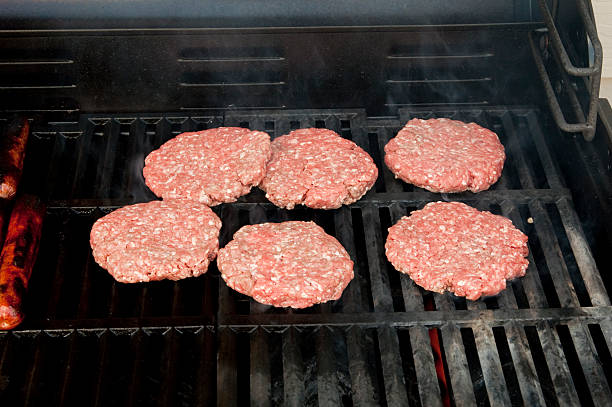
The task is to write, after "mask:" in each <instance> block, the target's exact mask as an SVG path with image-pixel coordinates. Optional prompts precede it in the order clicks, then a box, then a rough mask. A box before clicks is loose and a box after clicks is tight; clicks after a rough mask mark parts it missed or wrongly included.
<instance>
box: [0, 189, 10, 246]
mask: <svg viewBox="0 0 612 407" xmlns="http://www.w3.org/2000/svg"><path fill="white" fill-rule="evenodd" d="M7 207H8V205H7V201H6V200H4V199H0V250H2V244H3V243H4V232H5V231H6V224H7V222H8V219H7V216H8V214H7V213H6V212H7Z"/></svg>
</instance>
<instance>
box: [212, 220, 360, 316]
mask: <svg viewBox="0 0 612 407" xmlns="http://www.w3.org/2000/svg"><path fill="white" fill-rule="evenodd" d="M217 266H218V267H219V271H220V272H221V276H222V277H223V279H224V280H225V282H226V283H227V285H228V286H230V287H231V288H233V289H234V290H236V291H238V292H240V293H243V294H246V295H249V296H251V297H253V298H254V299H255V300H256V301H258V302H260V303H262V304H270V305H274V306H276V307H292V308H305V307H310V306H311V305H313V304H318V303H322V302H326V301H329V300H336V299H338V298H340V295H342V291H343V290H344V288H345V287H346V286H347V285H348V283H349V282H350V281H351V279H352V278H353V262H352V261H351V259H350V257H349V255H348V253H347V252H346V250H344V247H342V245H341V244H340V243H339V242H338V241H337V240H336V239H334V238H333V237H332V236H330V235H328V234H326V233H325V231H324V230H323V229H322V228H321V227H319V226H318V225H317V224H315V223H313V222H282V223H262V224H259V225H249V226H244V227H242V228H241V229H240V230H238V231H237V232H236V234H235V235H234V239H233V240H232V241H231V242H229V243H228V244H227V245H226V246H225V247H224V248H223V249H221V250H219V256H218V258H217Z"/></svg>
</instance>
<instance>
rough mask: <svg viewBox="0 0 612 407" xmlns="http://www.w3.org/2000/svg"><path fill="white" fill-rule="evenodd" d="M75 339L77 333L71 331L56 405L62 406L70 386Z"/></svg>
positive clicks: (75, 347)
mask: <svg viewBox="0 0 612 407" xmlns="http://www.w3.org/2000/svg"><path fill="white" fill-rule="evenodd" d="M77 341H78V334H77V333H76V332H73V333H72V334H70V345H69V350H68V359H67V361H66V368H65V370H64V375H63V379H62V384H61V389H60V392H59V395H58V401H57V405H59V406H63V405H64V403H65V402H66V395H67V392H68V388H69V387H70V383H71V379H72V368H73V366H74V363H75V358H76V355H77Z"/></svg>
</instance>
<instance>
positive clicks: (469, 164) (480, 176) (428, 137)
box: [385, 119, 506, 192]
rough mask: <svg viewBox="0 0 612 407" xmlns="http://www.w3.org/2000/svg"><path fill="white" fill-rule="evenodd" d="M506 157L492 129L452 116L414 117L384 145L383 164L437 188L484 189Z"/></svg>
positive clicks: (399, 175) (397, 174)
mask: <svg viewBox="0 0 612 407" xmlns="http://www.w3.org/2000/svg"><path fill="white" fill-rule="evenodd" d="M505 160H506V154H505V153H504V146H503V145H502V144H501V143H500V142H499V138H498V137H497V135H496V134H495V133H493V132H492V131H491V130H488V129H485V128H483V127H480V126H479V125H477V124H476V123H463V122H460V121H457V120H450V119H429V120H422V119H412V120H410V121H409V122H408V123H406V125H405V126H404V128H403V129H402V130H400V131H399V133H398V134H397V136H396V137H394V138H393V139H391V141H389V143H387V145H386V146H385V164H387V167H389V169H390V170H391V172H393V173H394V174H395V177H396V178H400V179H401V180H403V181H405V182H408V183H410V184H414V185H416V186H418V187H421V188H425V189H428V190H430V191H433V192H461V191H472V192H479V191H484V190H485V189H488V188H489V187H490V186H491V185H493V184H494V183H495V182H496V181H497V180H498V179H499V177H500V176H501V173H502V169H503V167H504V161H505Z"/></svg>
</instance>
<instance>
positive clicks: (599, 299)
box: [557, 198, 610, 306]
mask: <svg viewBox="0 0 612 407" xmlns="http://www.w3.org/2000/svg"><path fill="white" fill-rule="evenodd" d="M557 207H558V209H559V213H560V214H561V221H562V222H563V227H564V229H565V233H566V235H567V239H568V241H569V243H570V246H571V248H572V253H573V254H574V258H575V259H576V262H577V263H578V267H579V269H580V274H581V275H582V280H583V281H584V284H585V286H586V289H587V291H588V292H589V298H590V299H591V303H592V304H593V305H595V306H601V305H610V298H609V296H608V295H607V293H606V288H605V286H604V284H603V281H602V279H601V275H600V274H599V272H598V270H597V265H596V264H595V259H594V258H593V254H592V253H591V249H590V248H589V246H588V245H587V240H586V237H585V236H584V232H583V230H582V226H581V224H580V220H579V219H578V215H577V214H576V212H575V211H574V210H573V209H572V204H571V201H570V199H569V198H562V199H560V200H559V202H558V203H557Z"/></svg>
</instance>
